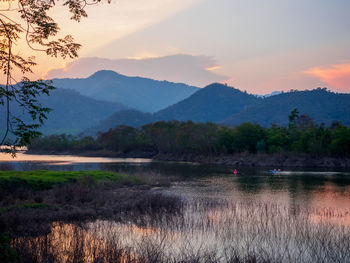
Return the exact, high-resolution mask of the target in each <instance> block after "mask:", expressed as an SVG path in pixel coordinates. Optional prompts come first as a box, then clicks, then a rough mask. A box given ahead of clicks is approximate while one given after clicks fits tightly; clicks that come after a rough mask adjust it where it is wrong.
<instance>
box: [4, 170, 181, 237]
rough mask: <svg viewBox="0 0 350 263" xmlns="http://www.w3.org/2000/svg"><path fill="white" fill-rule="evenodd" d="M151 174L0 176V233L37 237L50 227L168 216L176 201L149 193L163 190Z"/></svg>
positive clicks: (162, 180) (11, 173) (33, 173)
mask: <svg viewBox="0 0 350 263" xmlns="http://www.w3.org/2000/svg"><path fill="white" fill-rule="evenodd" d="M169 185H170V184H169V181H168V179H167V178H165V177H162V178H159V176H157V175H156V174H151V173H150V174H147V175H146V174H139V175H124V174H118V173H114V172H105V171H77V172H72V171H68V172H66V171H41V170H40V171H39V170H38V171H25V172H21V171H2V172H0V233H2V232H8V233H10V237H11V238H13V237H19V236H27V235H34V236H38V235H41V234H43V233H46V232H48V231H50V228H51V224H52V222H57V221H59V222H84V221H91V220H97V219H102V220H103V219H108V220H115V221H128V220H129V221H133V220H137V219H138V218H139V217H142V216H144V215H145V214H147V213H157V212H164V211H165V212H167V213H170V214H171V213H172V212H173V211H175V210H176V209H178V207H179V205H180V201H178V200H177V199H174V198H172V197H163V196H160V194H157V193H154V192H153V188H154V187H167V186H169Z"/></svg>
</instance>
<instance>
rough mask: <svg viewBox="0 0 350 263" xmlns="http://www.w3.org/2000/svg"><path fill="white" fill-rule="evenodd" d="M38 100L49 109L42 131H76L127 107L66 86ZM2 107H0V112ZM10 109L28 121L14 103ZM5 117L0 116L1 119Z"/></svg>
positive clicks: (50, 132) (73, 132) (55, 132)
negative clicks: (85, 94)
mask: <svg viewBox="0 0 350 263" xmlns="http://www.w3.org/2000/svg"><path fill="white" fill-rule="evenodd" d="M39 100H40V102H41V104H42V105H43V106H45V107H48V108H51V109H52V111H51V112H50V113H49V115H48V119H47V120H46V121H45V123H44V126H43V127H42V128H41V129H40V131H41V132H43V133H44V134H59V133H71V134H76V133H79V132H82V131H83V130H85V129H87V128H88V127H90V126H92V125H94V124H96V123H98V122H99V121H100V120H102V119H105V118H106V117H108V116H110V115H111V114H113V113H115V112H117V111H120V110H125V109H126V107H125V106H123V105H121V104H119V103H114V102H106V101H100V100H95V99H92V98H89V97H86V96H82V95H80V94H79V93H78V92H76V91H73V90H68V89H56V90H53V91H51V95H50V96H46V95H43V96H42V97H41V98H40V99H39ZM3 110H4V109H3V107H2V108H0V112H2V111H3ZM12 112H13V113H14V115H16V116H20V117H21V118H22V119H24V120H27V121H28V120H29V118H28V116H26V115H23V110H22V109H21V108H19V107H18V106H16V105H14V106H13V107H12ZM4 116H5V115H4V114H1V115H0V117H2V118H3V117H4ZM3 122H4V120H0V123H3Z"/></svg>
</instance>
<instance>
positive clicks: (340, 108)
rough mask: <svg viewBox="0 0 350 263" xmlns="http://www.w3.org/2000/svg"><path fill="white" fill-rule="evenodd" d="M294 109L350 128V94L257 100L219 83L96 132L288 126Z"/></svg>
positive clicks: (119, 117)
mask: <svg viewBox="0 0 350 263" xmlns="http://www.w3.org/2000/svg"><path fill="white" fill-rule="evenodd" d="M294 108H297V109H298V110H299V112H300V114H307V115H309V116H310V117H311V118H313V120H314V121H315V123H317V124H320V123H322V122H324V123H325V124H327V125H329V124H330V123H331V122H333V121H341V122H342V123H344V124H346V125H350V114H349V113H350V94H341V93H340V94H339V93H333V92H330V91H327V90H325V89H320V88H318V89H315V90H310V91H309V90H307V91H293V92H285V93H280V94H278V95H274V96H270V97H266V98H257V97H256V96H255V95H250V94H247V93H244V92H242V91H240V90H237V89H234V88H231V87H227V86H225V85H222V84H217V83H216V84H212V85H209V86H207V87H205V88H203V89H201V90H199V91H198V92H196V93H195V94H193V95H192V96H190V97H188V98H187V99H185V100H183V101H181V102H179V103H177V104H174V105H172V106H169V107H168V108H166V109H164V110H161V111H159V112H156V113H154V114H152V115H151V114H145V113H142V112H135V111H133V112H132V114H131V113H130V112H129V111H120V112H119V113H116V114H114V115H112V116H111V117H110V118H108V119H107V120H104V121H101V124H99V125H97V126H95V127H94V130H95V131H98V130H99V129H100V130H103V131H107V130H108V129H109V128H114V127H115V126H117V125H128V126H133V127H140V126H142V125H144V124H146V123H150V122H155V121H160V120H165V121H169V120H178V121H186V120H191V121H194V122H209V121H211V122H216V123H219V124H222V125H227V126H236V125H239V124H241V123H243V122H251V123H257V124H260V125H262V126H265V127H268V126H270V125H271V124H277V125H287V124H288V116H289V114H290V112H291V111H292V110H293V109H294ZM102 123H103V124H102Z"/></svg>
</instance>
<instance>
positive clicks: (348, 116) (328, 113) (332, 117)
mask: <svg viewBox="0 0 350 263" xmlns="http://www.w3.org/2000/svg"><path fill="white" fill-rule="evenodd" d="M294 108H297V109H298V111H299V112H300V114H307V115H309V116H310V117H311V118H313V120H314V121H315V122H316V123H317V124H320V123H322V122H324V123H325V124H327V125H329V124H330V123H331V122H333V121H341V122H342V123H343V124H346V125H349V124H350V94H344V93H333V92H330V91H327V90H326V89H321V88H318V89H314V90H305V91H292V92H286V93H281V94H279V95H275V96H270V97H268V98H264V99H263V100H262V101H261V102H260V103H258V104H256V105H252V106H250V107H248V108H245V109H243V110H242V111H241V112H239V113H237V114H234V115H232V116H230V117H229V118H227V119H226V120H224V121H222V122H221V123H222V124H224V125H230V126H235V125H239V124H240V123H242V122H252V123H258V124H260V125H262V126H265V127H267V126H270V125H271V124H273V123H274V124H278V125H287V123H288V116H289V114H290V112H291V110H293V109H294Z"/></svg>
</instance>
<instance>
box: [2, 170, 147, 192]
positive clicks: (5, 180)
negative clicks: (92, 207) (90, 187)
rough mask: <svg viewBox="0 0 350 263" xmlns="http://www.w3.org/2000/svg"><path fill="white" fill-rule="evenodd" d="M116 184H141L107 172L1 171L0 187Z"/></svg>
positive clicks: (42, 187)
mask: <svg viewBox="0 0 350 263" xmlns="http://www.w3.org/2000/svg"><path fill="white" fill-rule="evenodd" d="M87 178H90V179H91V180H89V182H91V181H92V182H93V183H98V182H103V181H107V182H114V183H117V184H118V183H136V184H138V183H141V181H140V179H138V178H135V177H132V176H128V175H122V174H118V173H114V172H105V171H74V172H71V171H47V170H37V171H25V172H22V171H0V186H1V187H2V188H3V189H16V188H19V187H28V188H32V189H34V190H44V189H50V188H52V187H53V186H54V185H58V184H64V183H68V182H78V183H87V182H88V180H87Z"/></svg>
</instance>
